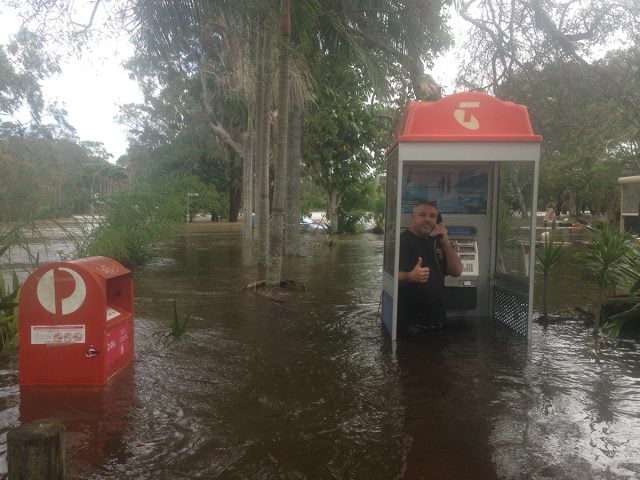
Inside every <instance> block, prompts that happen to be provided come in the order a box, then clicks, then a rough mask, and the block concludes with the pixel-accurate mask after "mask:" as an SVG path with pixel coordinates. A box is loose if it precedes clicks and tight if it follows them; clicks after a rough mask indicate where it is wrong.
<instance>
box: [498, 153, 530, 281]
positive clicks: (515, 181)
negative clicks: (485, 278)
mask: <svg viewBox="0 0 640 480" xmlns="http://www.w3.org/2000/svg"><path fill="white" fill-rule="evenodd" d="M533 169H534V164H533V162H531V163H528V162H502V163H501V164H500V166H499V179H500V180H499V185H498V215H497V227H496V240H497V242H496V251H497V255H496V273H500V274H504V275H509V276H514V277H519V278H521V279H522V280H523V281H525V280H526V279H527V278H528V277H529V260H530V258H529V252H530V250H531V215H535V209H534V208H532V207H533V206H532V202H533V175H534V171H533ZM526 281H527V284H528V280H526Z"/></svg>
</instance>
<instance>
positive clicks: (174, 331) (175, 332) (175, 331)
mask: <svg viewBox="0 0 640 480" xmlns="http://www.w3.org/2000/svg"><path fill="white" fill-rule="evenodd" d="M190 318H191V314H189V315H187V316H186V317H184V319H183V320H180V316H179V315H178V302H177V301H176V300H173V320H172V322H171V331H170V332H169V334H168V335H171V336H172V337H174V338H179V337H181V336H182V335H183V334H184V333H185V332H186V331H187V323H188V322H189V319H190Z"/></svg>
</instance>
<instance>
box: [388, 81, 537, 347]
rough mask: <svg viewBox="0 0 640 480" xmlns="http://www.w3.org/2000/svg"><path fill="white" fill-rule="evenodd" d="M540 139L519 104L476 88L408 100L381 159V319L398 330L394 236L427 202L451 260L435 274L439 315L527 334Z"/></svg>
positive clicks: (397, 240)
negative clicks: (439, 277) (454, 257)
mask: <svg viewBox="0 0 640 480" xmlns="http://www.w3.org/2000/svg"><path fill="white" fill-rule="evenodd" d="M541 142H542V137H541V136H540V135H536V134H534V133H533V131H532V128H531V123H530V121H529V115H528V112H527V109H526V107H524V106H523V105H517V104H514V103H511V102H505V101H501V100H499V99H497V98H495V97H492V96H490V95H487V94H484V93H479V92H466V93H459V94H454V95H450V96H447V97H445V98H443V99H441V100H438V101H435V102H409V104H408V105H407V108H406V111H405V113H404V116H403V119H402V121H401V122H400V124H399V126H398V129H397V130H396V134H395V137H394V141H393V144H392V146H391V148H390V150H389V152H388V155H387V179H386V211H385V219H386V221H385V237H384V260H383V275H382V284H383V285H382V286H383V292H382V322H383V323H384V325H385V327H386V329H387V331H388V332H389V334H390V335H391V337H392V339H394V340H395V339H396V336H397V331H398V262H399V255H400V252H399V250H400V234H401V232H402V231H403V230H405V229H407V228H408V227H409V226H410V225H411V213H412V211H413V208H414V206H415V205H416V203H417V202H419V201H421V200H429V201H432V202H435V203H436V204H437V206H438V210H439V213H440V214H441V215H442V222H443V223H444V224H445V225H446V226H447V228H448V232H449V238H450V240H451V243H452V246H453V247H454V249H455V250H456V251H457V252H458V255H459V256H460V259H461V263H462V267H463V271H462V275H461V276H460V277H445V305H446V307H447V319H449V318H454V317H457V318H460V317H463V318H468V319H473V318H476V317H477V318H480V317H485V318H487V317H488V318H493V319H494V320H496V321H498V322H501V323H503V324H505V325H507V326H509V327H510V328H512V329H513V330H514V331H515V332H517V333H518V334H520V335H524V336H528V335H529V333H530V331H531V322H532V316H533V287H534V272H535V238H536V237H535V234H536V210H537V209H536V204H537V201H538V198H537V191H538V168H539V158H540V145H541Z"/></svg>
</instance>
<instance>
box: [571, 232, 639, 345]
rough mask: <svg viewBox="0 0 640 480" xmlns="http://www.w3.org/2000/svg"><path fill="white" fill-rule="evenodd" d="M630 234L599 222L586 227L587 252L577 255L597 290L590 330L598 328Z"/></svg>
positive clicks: (613, 290)
mask: <svg viewBox="0 0 640 480" xmlns="http://www.w3.org/2000/svg"><path fill="white" fill-rule="evenodd" d="M630 242H631V237H630V235H629V234H628V233H625V232H620V231H619V230H616V229H614V228H612V227H611V226H610V225H609V224H608V223H602V224H600V225H597V226H596V227H594V228H590V229H589V235H588V237H587V241H586V242H585V247H586V251H584V252H579V253H578V254H576V255H577V256H578V258H581V259H582V260H584V261H585V262H586V264H587V267H588V268H589V270H590V271H591V272H592V273H593V276H594V280H595V282H596V285H597V286H598V293H597V298H596V303H595V305H594V312H593V333H594V335H597V334H598V333H599V331H600V318H601V315H602V306H603V304H604V302H605V299H606V298H607V297H609V296H611V295H612V294H614V293H615V287H616V283H617V282H618V280H619V278H620V270H621V268H622V267H623V266H624V260H625V258H626V257H627V256H628V254H629V252H630V249H631V244H630Z"/></svg>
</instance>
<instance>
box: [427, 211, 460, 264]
mask: <svg viewBox="0 0 640 480" xmlns="http://www.w3.org/2000/svg"><path fill="white" fill-rule="evenodd" d="M431 234H432V235H433V236H437V235H439V236H440V238H439V240H438V242H439V243H440V247H441V248H442V253H443V254H444V258H445V260H446V261H447V275H451V276H452V277H459V276H460V275H462V262H461V261H460V256H459V255H458V252H456V251H455V249H454V248H453V247H452V246H451V241H450V240H449V232H448V231H447V227H445V226H444V225H443V224H442V223H438V224H437V225H436V226H435V228H434V229H433V232H432V233H431Z"/></svg>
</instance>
